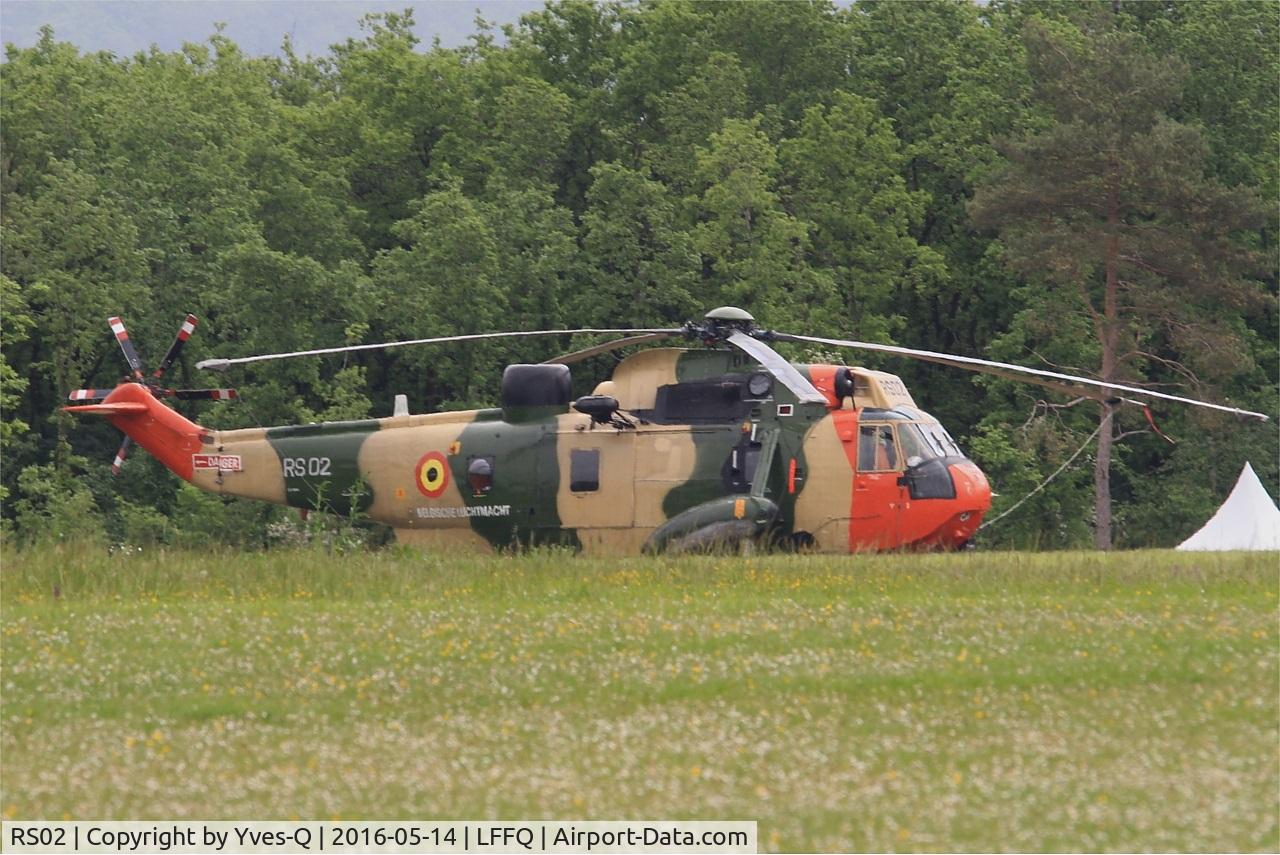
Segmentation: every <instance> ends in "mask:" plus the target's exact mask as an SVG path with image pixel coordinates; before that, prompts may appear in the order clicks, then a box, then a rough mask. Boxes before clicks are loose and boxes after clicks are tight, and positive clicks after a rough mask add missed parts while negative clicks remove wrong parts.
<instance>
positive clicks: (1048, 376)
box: [774, 333, 1268, 421]
mask: <svg viewBox="0 0 1280 855" xmlns="http://www.w3.org/2000/svg"><path fill="white" fill-rule="evenodd" d="M774 335H775V337H776V338H777V339H778V340H779V341H805V342H813V343H814V344H827V345H832V346H834V347H854V348H858V349H860V350H871V351H875V352H877V353H892V354H894V355H896V356H906V357H908V358H910V359H919V360H923V361H925V362H936V363H938V364H939V365H950V366H951V367H952V368H963V369H965V370H966V371H977V372H980V373H982V374H995V375H996V376H998V377H1005V378H1008V379H1010V380H1018V381H1020V382H1023V383H1035V384H1036V385H1039V386H1048V387H1049V388H1051V389H1055V388H1056V389H1059V391H1063V390H1062V388H1061V385H1060V383H1061V382H1063V381H1065V382H1066V383H1069V384H1072V385H1073V386H1091V387H1094V388H1100V389H1103V390H1107V391H1108V392H1109V393H1110V394H1103V395H1101V396H1099V395H1098V394H1097V393H1094V394H1089V397H1091V398H1095V397H1097V398H1099V399H1100V400H1108V399H1110V398H1113V397H1116V395H1115V393H1116V392H1128V393H1130V394H1132V395H1144V396H1146V397H1150V398H1160V399H1162V400H1165V401H1177V402H1178V403H1180V404H1191V405H1192V406H1195V407H1208V408H1209V409H1211V410H1220V411H1222V412H1224V413H1235V414H1236V415H1241V416H1250V417H1252V418H1255V419H1261V420H1262V421H1267V420H1268V417H1267V415H1266V413H1255V412H1253V411H1252V410H1242V409H1239V408H1237V407H1227V406H1224V405H1222V404H1212V403H1210V402H1208V401H1199V400H1196V399H1195V398H1184V397H1182V396H1181V395H1170V394H1168V393H1167V392H1155V391H1152V390H1151V389H1139V388H1137V387H1134V386H1125V385H1123V384H1120V383H1106V382H1103V381H1102V380H1094V379H1093V378H1091V377H1077V376H1075V375H1073V374H1062V373H1060V372H1058V371H1045V370H1044V369H1042V368H1028V367H1027V366H1025V365H1013V364H1012V363H1008V362H995V361H993V360H990V359H978V358H976V357H973V356H957V355H955V354H951V353H937V352H936V351H932V350H913V349H912V348H909V347H897V346H895V345H891V344H874V343H872V342H866V341H846V340H844V339H838V338H819V337H817V336H810V335H792V334H790V333H775V334H774ZM1055 380H1056V381H1059V383H1058V384H1055V383H1053V382H1052V381H1055ZM1070 391H1071V392H1076V391H1077V390H1076V389H1071V390H1070ZM1079 391H1085V392H1086V393H1087V392H1088V390H1079Z"/></svg>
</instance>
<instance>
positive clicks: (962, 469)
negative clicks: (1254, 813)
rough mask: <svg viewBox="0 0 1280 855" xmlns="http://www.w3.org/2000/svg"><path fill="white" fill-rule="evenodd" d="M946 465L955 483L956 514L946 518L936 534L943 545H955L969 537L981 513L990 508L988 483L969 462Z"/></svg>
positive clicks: (980, 517) (980, 519)
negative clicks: (941, 528) (948, 518)
mask: <svg viewBox="0 0 1280 855" xmlns="http://www.w3.org/2000/svg"><path fill="white" fill-rule="evenodd" d="M949 468H950V470H951V479H952V481H953V482H954V483H955V485H956V498H955V504H956V509H957V513H956V514H955V515H954V516H953V517H952V518H951V519H950V520H948V521H947V523H946V524H945V525H944V526H943V530H942V531H941V532H939V535H940V539H941V540H942V541H943V542H944V543H945V544H946V545H948V546H950V547H952V548H959V547H961V546H964V545H965V544H966V543H968V542H969V541H970V540H972V539H973V536H974V535H975V534H977V532H978V527H979V526H980V525H981V524H982V517H983V515H984V514H986V512H987V511H989V510H991V485H990V484H989V483H987V476H986V475H984V474H983V472H982V470H981V469H979V468H978V466H977V464H976V463H974V462H973V461H970V460H966V461H964V462H962V463H953V464H952V465H951V466H950V467H949Z"/></svg>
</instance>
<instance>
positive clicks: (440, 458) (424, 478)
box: [414, 451, 449, 499]
mask: <svg viewBox="0 0 1280 855" xmlns="http://www.w3.org/2000/svg"><path fill="white" fill-rule="evenodd" d="M414 474H415V476H416V477H415V478H414V482H415V483H416V484H417V485H418V492H419V493H421V494H422V495H424V496H426V497H427V498H428V499H436V498H439V497H440V495H441V494H442V493H443V492H444V488H445V487H448V486H449V464H448V462H447V461H445V459H444V455H443V454H441V453H440V452H438V451H428V452H427V453H426V454H424V455H422V459H421V460H419V461H418V466H417V468H416V470H415V471H414Z"/></svg>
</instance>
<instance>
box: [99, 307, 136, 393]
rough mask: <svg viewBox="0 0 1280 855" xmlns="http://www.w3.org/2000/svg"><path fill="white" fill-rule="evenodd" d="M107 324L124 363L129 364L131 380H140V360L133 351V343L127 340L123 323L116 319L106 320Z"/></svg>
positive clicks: (127, 332)
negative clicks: (116, 342) (121, 352)
mask: <svg viewBox="0 0 1280 855" xmlns="http://www.w3.org/2000/svg"><path fill="white" fill-rule="evenodd" d="M107 323H108V324H110V326H111V332H113V333H115V336H116V341H118V342H120V349H121V350H122V351H124V361H125V362H127V363H129V370H130V371H131V372H132V373H133V379H134V380H138V381H141V380H142V360H141V359H139V358H138V351H137V350H135V349H134V347H133V342H132V341H130V340H129V331H128V330H126V329H125V328H124V321H122V320H120V319H119V318H117V317H114V316H113V317H110V318H107Z"/></svg>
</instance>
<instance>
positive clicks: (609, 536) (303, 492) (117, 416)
mask: <svg viewBox="0 0 1280 855" xmlns="http://www.w3.org/2000/svg"><path fill="white" fill-rule="evenodd" d="M108 323H109V324H110V326H111V328H112V331H113V332H114V334H115V336H116V339H117V340H118V342H119V343H120V347H121V349H122V350H123V352H124V356H125V360H126V362H127V363H128V365H129V369H130V374H129V375H128V376H126V377H125V379H124V381H123V382H121V383H120V384H119V385H117V386H116V387H115V388H113V389H110V390H99V389H81V390H77V391H75V392H72V393H71V395H70V399H71V400H72V401H73V402H78V403H76V404H75V405H73V406H68V407H66V408H65V409H66V410H68V411H70V412H73V413H83V414H95V415H100V416H103V417H105V418H106V420H107V421H108V422H110V423H111V424H112V425H114V426H115V427H117V428H119V429H120V430H121V431H123V432H124V433H125V435H126V438H125V441H124V445H123V446H122V447H121V449H120V452H119V453H118V454H117V455H116V460H115V462H114V463H113V471H117V472H118V470H119V467H120V464H121V463H122V462H123V460H124V457H125V454H126V453H127V451H128V448H129V445H130V442H131V441H136V442H137V443H138V444H139V445H141V446H142V447H143V448H145V449H146V450H147V451H149V452H150V453H151V454H152V455H153V456H155V457H156V458H157V459H158V460H159V461H160V462H161V463H163V464H164V465H165V466H166V467H168V468H169V469H170V470H172V471H173V472H174V473H176V474H177V475H178V476H179V477H181V478H183V479H185V480H187V481H189V482H191V483H192V484H194V485H195V486H197V487H199V488H201V489H203V490H208V491H210V492H214V493H221V494H224V495H228V496H241V497H245V498H251V499H260V500H263V501H268V502H276V503H280V504H284V505H291V506H294V507H297V508H301V509H304V510H316V509H319V510H325V511H331V512H336V513H342V514H359V515H362V516H364V517H367V518H370V519H373V520H377V521H380V522H383V523H386V524H387V525H390V526H391V527H393V528H394V529H395V531H396V533H397V536H398V538H399V539H400V540H401V541H403V542H409V543H418V544H423V545H427V546H430V547H436V548H468V549H477V550H490V549H495V548H496V549H501V548H507V547H512V546H518V545H528V544H539V543H558V544H568V545H572V546H574V547H577V548H579V549H581V550H583V551H586V552H591V553H613V554H623V553H633V552H638V551H642V550H643V551H650V552H659V551H683V550H689V549H697V548H706V547H729V548H732V547H748V546H750V545H753V544H780V545H789V546H793V547H796V548H803V549H811V550H815V551H820V552H837V553H838V552H857V551H863V550H882V549H896V548H910V549H956V548H960V547H963V546H965V545H966V544H968V543H969V541H970V540H971V539H972V538H973V536H974V534H975V532H976V531H977V530H978V526H979V525H980V524H981V522H982V518H983V515H984V514H985V513H986V512H987V511H988V510H989V509H990V507H991V488H990V486H989V484H988V482H987V479H986V477H985V476H984V475H983V473H982V471H981V470H980V469H979V468H978V467H977V466H976V465H975V464H974V463H973V462H972V461H970V460H969V459H968V458H966V457H965V455H964V453H963V452H962V451H961V449H960V447H959V446H958V445H957V444H956V442H955V441H954V440H953V439H952V438H951V436H950V434H948V433H947V431H946V429H945V428H944V427H943V426H942V425H941V424H940V423H939V422H938V420H937V419H935V418H934V417H933V416H931V415H929V414H928V413H926V412H924V411H922V410H921V409H920V408H919V407H918V406H917V405H916V403H915V401H914V400H913V399H912V397H911V394H910V392H908V391H907V388H906V386H905V385H904V384H903V383H902V381H901V380H900V379H899V378H898V377H896V376H895V375H893V374H888V373H885V372H881V371H873V370H869V369H865V368H858V367H849V366H843V365H817V364H793V363H791V362H788V361H787V360H786V359H784V358H783V357H782V356H781V355H779V354H778V353H777V352H776V351H775V350H773V349H772V348H771V347H769V343H770V342H776V341H787V342H807V343H811V344H820V345H825V346H829V347H849V348H858V349H862V350H869V351H878V352H884V353H891V354H897V355H900V356H905V357H910V358H914V359H922V360H926V361H930V362H935V363H940V364H943V365H950V366H953V367H957V368H964V369H968V370H973V371H980V372H985V373H993V374H997V375H1000V376H1004V377H1009V378H1012V379H1018V380H1025V381H1028V382H1032V383H1037V384H1040V385H1044V386H1048V387H1050V388H1053V389H1058V390H1061V391H1070V392H1073V393H1075V394H1084V395H1088V396H1090V397H1094V398H1097V399H1098V400H1107V401H1112V402H1119V401H1125V402H1129V403H1135V404H1138V405H1142V406H1145V405H1144V404H1143V402H1142V401H1141V400H1133V399H1129V398H1119V397H1118V396H1119V394H1120V393H1121V392H1123V393H1128V394H1132V395H1136V396H1139V397H1140V398H1142V399H1149V398H1162V399H1168V400H1174V401H1180V402H1183V403H1189V404H1195V405H1198V406H1205V407H1211V408H1213V409H1217V410H1223V411H1227V412H1232V413H1237V414H1241V415H1248V416H1252V417H1257V418H1262V419H1265V418H1266V416H1265V415H1263V414H1262V413H1254V412H1249V411H1246V410H1239V409H1235V408H1233V407H1226V406H1222V405H1219V404H1211V403H1207V402H1203V401H1196V400H1193V399H1189V398H1182V397H1179V396H1176V395H1170V394H1166V393H1162V392H1155V391H1151V390H1146V389H1137V388H1133V387H1128V386H1120V385H1116V384H1114V383H1111V384H1104V383H1102V382H1101V381H1097V380H1092V379H1089V378H1083V377H1075V376H1072V375H1067V374H1061V373H1057V372H1051V371H1044V370H1040V369H1034V368H1027V367H1024V366H1018V365H1011V364H1008V363H1000V362H992V361H989V360H982V359H976V358H973V357H964V356H957V355H952V354H943V353H935V352H932V351H922V350H912V349H909V348H901V347H894V346H890V345H881V344H874V343H870V342H859V341H852V340H843V339H829V338H819V337H814V336H805V335H794V334H789V333H782V332H776V331H771V330H765V329H761V328H759V327H758V326H757V325H756V323H755V321H754V319H753V318H752V316H751V315H750V314H748V313H747V312H745V311H743V310H741V309H736V308H733V307H722V308H718V309H715V310H713V311H711V312H709V313H708V314H707V315H706V317H705V318H704V319H703V320H702V321H699V322H689V323H687V324H685V325H684V326H683V327H679V328H673V329H609V330H535V331H520V332H510V333H481V334H474V335H458V336H445V337H440V338H431V339H416V340H411V341H400V342H387V343H383V344H369V345H354V346H349V347H337V348H325V349H320V350H310V351H298V352H293V353H281V354H265V355H260V356H249V357H242V358H238V359H210V360H205V361H204V362H201V363H199V364H198V366H197V367H198V368H202V369H217V370H224V371H225V370H227V369H229V368H231V367H232V366H234V365H237V364H242V363H248V362H257V361H263V360H271V359H284V358H292V357H299V356H317V355H325V354H333V353H342V352H348V351H353V350H367V349H375V348H387V347H400V346H406V345H417V344H433V343H446V342H463V341H474V340H478V339H494V338H506V337H525V336H548V335H550V336H564V335H567V334H569V333H575V332H576V333H593V334H611V335H621V336H623V337H622V338H617V339H614V340H612V341H609V342H607V343H604V344H598V345H594V346H592V347H588V348H585V349H582V350H578V351H574V352H572V353H568V354H565V355H563V356H559V357H557V358H555V359H551V360H548V361H547V362H545V363H541V364H536V365H509V366H507V367H506V369H505V371H504V372H503V375H502V385H501V401H500V403H501V406H499V407H496V408H492V409H481V410H470V411H465V412H441V413H430V414H410V412H409V410H408V407H407V403H406V399H405V397H404V396H403V395H400V396H397V399H396V406H395V412H394V414H393V415H392V416H391V417H389V418H381V419H368V420H361V421H345V422H329V423H322V424H308V425H297V426H285V427H272V428H249V429H243V430H223V431H217V430H209V429H206V428H204V427H201V426H200V425H198V424H196V423H194V422H192V421H189V420H188V419H186V418H184V417H183V416H182V415H180V414H179V413H178V412H176V411H175V410H173V409H171V408H170V407H168V406H166V405H165V404H164V403H162V401H163V399H164V398H168V397H174V398H178V399H198V398H206V399H214V400H231V399H234V398H235V397H236V393H235V390H233V389H185V390H175V389H166V388H163V387H162V386H161V385H160V381H161V379H162V378H163V376H164V372H165V371H166V370H167V369H168V368H169V367H170V366H171V365H172V364H173V362H174V360H175V359H176V358H177V356H178V354H179V352H180V351H181V349H182V346H183V344H184V343H185V342H186V340H187V338H188V337H189V336H190V335H191V332H192V331H193V330H194V328H195V325H196V318H195V316H193V315H188V316H187V318H186V320H185V321H184V323H183V325H182V328H181V330H180V331H179V333H178V337H177V339H176V340H175V341H174V343H173V345H172V346H171V347H170V349H169V351H168V353H166V355H165V357H164V359H163V360H162V361H161V362H160V365H159V367H158V368H157V370H156V371H155V372H154V373H153V374H151V375H150V376H147V375H146V374H145V372H144V370H143V367H142V363H141V360H140V359H139V357H138V354H137V351H136V350H135V348H134V346H133V344H132V342H131V341H130V339H129V336H128V332H127V331H126V330H125V327H124V324H123V323H122V322H121V320H120V319H119V318H117V317H113V318H110V319H109V320H108ZM672 338H682V339H685V340H686V341H690V342H692V343H694V346H692V347H678V348H677V347H658V348H652V349H646V350H639V351H636V352H634V353H632V354H631V355H629V356H627V357H625V358H624V359H622V360H621V362H619V363H618V365H617V366H616V367H615V368H614V371H613V373H612V377H611V378H610V379H608V380H605V381H604V382H601V383H600V384H599V385H598V386H597V387H596V388H595V390H594V392H593V393H592V394H590V395H587V396H584V397H579V398H576V399H575V398H574V397H573V394H572V384H571V377H570V367H569V366H570V365H572V364H574V363H577V362H580V361H582V360H585V359H587V358H590V357H593V356H596V355H599V354H603V353H608V352H612V351H616V350H620V349H622V348H626V347H629V346H632V345H638V344H650V343H654V342H658V341H661V340H664V339H672ZM90 401H91V402H95V403H83V402H90Z"/></svg>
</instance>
